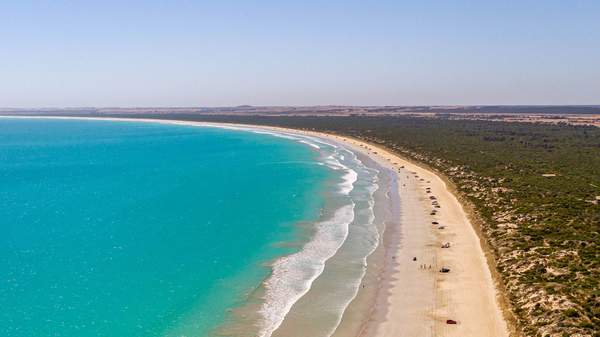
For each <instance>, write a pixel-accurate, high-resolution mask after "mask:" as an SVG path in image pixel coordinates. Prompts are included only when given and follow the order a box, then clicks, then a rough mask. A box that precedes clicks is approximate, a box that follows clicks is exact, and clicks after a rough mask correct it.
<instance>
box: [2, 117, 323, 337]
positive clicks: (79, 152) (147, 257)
mask: <svg viewBox="0 0 600 337" xmlns="http://www.w3.org/2000/svg"><path fill="white" fill-rule="evenodd" d="M318 155H319V154H318V152H316V151H315V150H314V149H312V148H310V147H308V146H305V145H303V144H299V143H297V142H294V141H292V140H287V139H282V138H277V137H273V136H269V135H258V134H253V133H250V132H241V131H231V130H223V129H214V128H198V127H190V126H173V125H160V124H154V123H137V122H109V121H74V120H69V121H66V120H17V119H0V231H1V235H0V308H1V310H0V335H2V336H7V337H11V336H15V337H16V336H18V337H29V336H31V337H34V336H35V337H38V336H69V337H71V336H73V337H75V336H77V337H87V336H102V337H111V336H115V337H117V336H118V337H123V336H127V337H135V336H189V337H193V336H207V335H210V332H211V330H212V329H213V328H214V327H215V326H218V325H219V324H220V323H222V322H223V320H225V319H226V317H227V316H226V312H227V309H228V308H231V307H234V306H237V305H240V304H242V303H243V301H244V299H245V294H247V293H248V292H249V291H251V290H252V289H254V288H255V287H257V286H258V285H259V284H260V282H261V280H263V279H264V278H265V277H266V276H268V273H269V269H268V268H266V267H265V266H264V262H267V261H270V260H272V259H273V258H275V257H277V256H281V255H283V254H288V253H290V252H292V251H293V248H283V247H289V246H286V245H280V244H278V243H281V242H294V241H296V240H298V239H299V238H301V237H302V236H303V235H301V233H299V230H298V227H297V226H296V224H297V223H298V222H299V221H315V220H316V219H317V218H318V217H319V211H320V209H321V207H322V206H323V202H324V201H323V197H322V193H321V189H322V188H323V186H324V182H325V181H326V180H327V179H329V178H330V177H331V174H332V173H331V172H330V170H328V169H327V168H326V167H325V166H322V165H317V164H316V162H317V158H318Z"/></svg>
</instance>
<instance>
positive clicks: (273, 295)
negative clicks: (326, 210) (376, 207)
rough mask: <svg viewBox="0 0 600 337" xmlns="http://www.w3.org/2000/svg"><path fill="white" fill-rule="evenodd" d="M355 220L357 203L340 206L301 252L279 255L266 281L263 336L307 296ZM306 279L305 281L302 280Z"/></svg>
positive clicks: (319, 226)
mask: <svg viewBox="0 0 600 337" xmlns="http://www.w3.org/2000/svg"><path fill="white" fill-rule="evenodd" d="M353 220H354V204H350V205H346V206H343V207H342V208H340V209H338V210H337V211H336V212H335V214H334V216H333V217H332V218H331V219H329V220H326V221H323V222H321V223H319V224H317V229H316V233H315V235H314V236H313V238H312V239H311V240H310V241H309V242H307V243H306V244H305V245H304V247H303V248H302V250H300V251H299V252H297V253H294V254H291V255H288V256H284V257H282V258H280V259H278V260H277V261H276V262H275V263H274V264H273V266H272V268H273V272H272V274H271V276H270V277H269V278H268V279H267V281H265V290H266V293H265V297H264V303H263V305H262V307H261V309H260V313H261V315H262V317H263V319H262V322H261V326H260V334H259V335H260V336H261V337H269V336H271V334H272V333H273V331H275V330H276V329H277V328H278V327H279V326H280V325H281V323H282V322H283V320H284V318H285V316H286V315H287V313H288V312H289V311H290V309H291V308H292V306H293V305H294V303H296V302H297V301H298V300H299V299H300V298H301V297H302V296H304V295H305V294H306V293H307V292H308V291H309V290H310V288H311V285H312V283H313V282H314V280H315V279H317V277H319V275H321V273H323V270H324V269H325V262H327V260H329V259H330V258H331V257H333V256H334V255H335V253H336V252H337V251H338V250H339V248H340V247H341V246H342V244H343V243H344V241H346V238H347V237H348V225H349V224H350V223H351V222H352V221H353ZM299 280H303V282H298V281H299Z"/></svg>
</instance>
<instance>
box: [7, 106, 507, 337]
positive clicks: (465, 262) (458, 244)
mask: <svg viewBox="0 0 600 337" xmlns="http://www.w3.org/2000/svg"><path fill="white" fill-rule="evenodd" d="M0 117H2V116H0ZM6 117H8V118H40V119H43V118H52V119H79V120H85V119H89V120H112V121H130V122H153V123H163V124H172V125H191V126H205V127H221V128H229V129H247V130H249V131H251V130H259V131H260V130H262V131H274V132H285V133H290V134H297V135H302V136H311V137H317V138H320V139H324V140H328V141H331V142H333V143H336V144H340V145H343V146H345V147H347V148H348V149H349V150H351V151H352V152H357V153H361V154H362V155H365V156H368V157H369V158H370V159H371V160H373V161H374V162H376V163H377V164H378V165H381V166H382V167H384V168H387V169H390V170H393V171H394V172H395V174H396V179H397V187H398V188H397V191H396V192H395V193H398V196H399V199H400V218H401V220H400V226H391V227H390V228H385V232H384V236H383V240H382V243H380V245H382V246H383V259H384V261H383V265H382V267H381V269H382V270H381V271H380V272H379V275H377V276H378V277H376V281H377V288H376V290H375V294H374V298H372V299H371V303H372V306H371V308H369V309H368V310H369V314H368V315H367V316H368V317H367V320H366V321H365V322H363V324H362V327H361V328H360V331H359V333H358V336H366V337H387V336H509V332H508V325H507V321H506V320H505V318H504V317H503V312H502V310H501V305H500V300H499V298H498V292H499V290H498V289H496V286H495V282H494V279H493V277H492V274H491V268H489V266H488V261H487V259H486V256H485V251H484V250H483V248H482V247H481V241H480V240H482V239H481V238H480V236H479V233H478V232H477V230H476V228H475V226H474V225H473V224H472V223H471V221H470V220H469V217H468V215H467V211H465V209H464V207H463V205H462V204H461V203H460V202H459V200H458V199H457V198H456V196H455V195H454V194H453V193H452V191H451V188H450V187H448V185H447V183H446V182H445V181H444V179H443V178H442V177H440V176H439V175H437V174H436V173H435V172H433V171H432V170H430V169H428V168H426V167H424V166H422V165H419V164H416V163H413V162H411V161H410V160H407V159H405V158H402V157H400V156H398V155H395V154H393V153H391V152H389V151H387V150H386V149H384V148H382V147H380V146H376V145H372V144H369V143H366V142H363V141H359V140H357V139H353V138H349V137H344V136H338V135H332V134H327V133H320V132H314V131H303V130H295V129H288V128H280V127H270V126H261V125H244V124H226V123H210V122H188V121H178V120H160V119H143V118H102V117H72V116H69V117H66V116H62V117H61V116H58V117H51V116H32V117H29V116H27V117H26V116H6ZM427 187H429V188H430V191H431V193H427V192H426V188H427ZM430 196H435V199H430V198H429V197H430ZM433 201H437V203H438V205H439V206H440V207H441V208H435V206H434V205H432V202H433ZM432 210H437V212H436V214H435V215H431V211H432ZM432 221H436V222H438V223H439V225H432ZM441 226H443V229H440V227H441ZM445 242H450V248H441V245H442V244H443V243H445ZM413 257H416V258H417V261H413V260H412V259H413ZM421 264H425V268H424V269H423V268H420V265H421ZM430 266H431V267H430ZM441 268H448V269H450V272H449V273H441V272H439V270H440V269H441ZM369 269H372V268H369ZM365 277H367V276H365ZM363 293H364V291H359V295H358V296H360V295H361V294H363ZM366 302H369V301H366ZM354 304H355V303H354V301H352V302H351V303H350V305H349V307H350V306H353V305H354ZM363 309H366V308H363ZM345 319H346V314H344V316H343V317H342V324H343V322H344V320H345ZM449 319H450V320H454V321H456V322H457V323H458V324H456V325H455V324H446V320H449ZM334 335H335V336H338V332H337V331H336V332H335V334H334ZM339 335H340V336H348V337H350V336H352V337H356V334H352V335H346V334H344V333H343V332H341V333H339Z"/></svg>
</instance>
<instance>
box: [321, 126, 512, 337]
mask: <svg viewBox="0 0 600 337" xmlns="http://www.w3.org/2000/svg"><path fill="white" fill-rule="evenodd" d="M318 135H319V136H322V137H328V138H333V139H335V140H337V141H341V142H342V143H344V144H347V145H348V146H349V147H350V148H351V149H353V150H355V151H361V152H363V153H366V154H368V155H369V156H370V157H371V158H373V159H375V160H377V161H378V162H379V163H380V164H381V165H387V166H391V167H393V168H394V169H395V170H396V171H397V172H398V173H397V175H398V182H399V191H398V193H399V194H400V200H401V206H400V208H401V213H402V215H401V228H400V237H401V240H400V243H399V245H396V246H390V247H387V248H388V251H387V252H386V258H387V259H388V261H387V262H388V263H387V264H386V265H387V267H386V270H385V272H384V273H383V276H382V279H381V288H380V289H381V290H380V292H379V294H378V299H377V304H376V307H375V310H374V311H373V317H372V318H371V320H370V321H369V322H367V324H366V326H365V328H364V330H363V333H362V335H364V336H374V337H388V336H508V335H509V332H508V327H507V324H506V321H505V319H504V317H503V314H502V311H501V309H500V305H499V301H498V298H497V295H498V294H497V290H496V289H495V286H494V282H493V279H492V276H491V273H490V269H489V266H488V265H487V261H486V258H485V255H484V252H483V250H482V248H481V245H480V241H479V237H478V236H477V234H476V232H475V230H474V228H473V226H472V224H471V223H470V221H469V219H468V217H467V214H466V213H465V210H464V209H463V207H462V205H461V204H460V203H459V201H458V199H457V198H456V197H455V196H454V195H453V194H452V192H451V191H450V190H449V189H448V187H447V186H446V183H445V182H444V181H443V180H442V179H441V178H440V177H438V176H437V175H436V174H434V173H433V172H431V171H429V170H427V169H425V168H423V167H421V166H418V165H415V164H413V163H411V162H409V161H407V160H405V159H403V158H400V157H398V156H396V155H394V154H392V153H390V152H388V151H386V150H385V149H382V148H380V147H376V146H373V145H371V144H367V143H364V142H361V141H358V140H355V139H350V138H345V137H338V136H331V135H323V134H318ZM428 191H429V192H428ZM434 198H435V199H434ZM436 205H438V206H439V208H436ZM432 211H435V214H433V215H432ZM387 230H389V231H393V230H394V229H387ZM446 243H449V247H448V248H442V245H444V244H446ZM414 258H416V261H413V259H414ZM442 268H447V269H449V271H448V272H447V273H443V272H441V269H442ZM447 320H453V321H456V323H457V324H447Z"/></svg>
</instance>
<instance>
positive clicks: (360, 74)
mask: <svg viewBox="0 0 600 337" xmlns="http://www.w3.org/2000/svg"><path fill="white" fill-rule="evenodd" d="M242 104H249V105H479V104H518V105H520V104H600V1H598V0H590V1H578V0H562V1H554V0H538V1H529V0H519V1H511V0H498V1H483V0H478V1H467V0H456V1H445V0H438V1H428V0H421V1H417V0H415V1H402V0H395V1H394V0H389V1H368V0H362V1H353V0H346V1H338V0H335V1H326V0H320V1H313V0H304V1H285V0H279V1H266V0H254V1H243V0H220V1H210V2H209V1H152V0H148V1H111V0H106V1H61V0H54V1H43V0H38V1H27V0H12V1H11V0H1V1H0V107H16V108H25V107H32V108H36V107H82V106H96V107H115V106H121V107H133V106H143V107H149V106H156V107H164V106H235V105H242Z"/></svg>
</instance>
